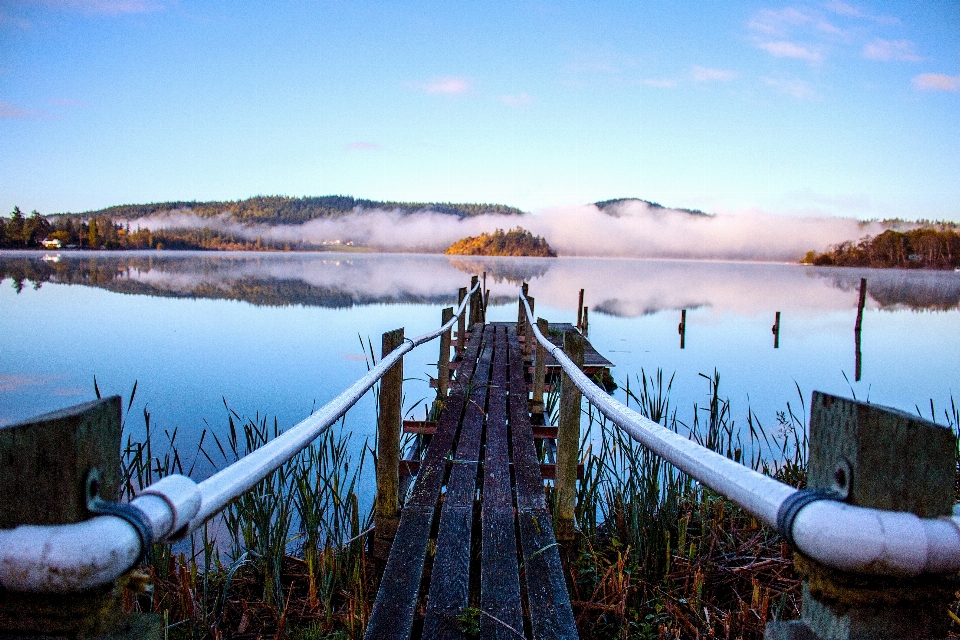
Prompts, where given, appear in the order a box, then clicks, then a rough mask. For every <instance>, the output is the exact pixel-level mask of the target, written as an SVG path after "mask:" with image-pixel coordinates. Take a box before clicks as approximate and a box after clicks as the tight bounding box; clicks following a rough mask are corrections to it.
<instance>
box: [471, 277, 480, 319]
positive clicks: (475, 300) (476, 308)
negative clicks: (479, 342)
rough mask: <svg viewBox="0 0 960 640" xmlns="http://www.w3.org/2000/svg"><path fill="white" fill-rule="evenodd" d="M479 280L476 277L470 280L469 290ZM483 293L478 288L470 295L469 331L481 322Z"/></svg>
mask: <svg viewBox="0 0 960 640" xmlns="http://www.w3.org/2000/svg"><path fill="white" fill-rule="evenodd" d="M479 281H480V279H479V278H478V277H477V276H473V277H472V278H470V289H471V290H473V288H474V287H476V286H477V282H479ZM482 307H483V292H482V291H480V289H479V288H478V289H477V290H476V291H474V292H473V293H472V294H470V329H471V330H472V329H473V325H475V324H477V323H478V322H483V308H482Z"/></svg>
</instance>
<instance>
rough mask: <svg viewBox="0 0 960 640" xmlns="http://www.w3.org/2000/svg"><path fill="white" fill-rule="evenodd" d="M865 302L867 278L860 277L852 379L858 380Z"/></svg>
mask: <svg viewBox="0 0 960 640" xmlns="http://www.w3.org/2000/svg"><path fill="white" fill-rule="evenodd" d="M866 304H867V279H866V278H860V299H859V302H858V303H857V324H856V326H854V328H853V334H854V341H855V342H856V352H857V353H856V372H855V376H854V379H855V381H856V382H860V372H861V368H862V365H863V356H862V352H861V351H860V332H861V329H862V328H863V308H864V307H865V306H866Z"/></svg>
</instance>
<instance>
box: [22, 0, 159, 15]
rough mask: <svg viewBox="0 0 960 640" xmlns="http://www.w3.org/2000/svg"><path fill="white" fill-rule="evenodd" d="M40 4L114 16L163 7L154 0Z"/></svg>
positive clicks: (54, 0) (51, 1) (47, 1)
mask: <svg viewBox="0 0 960 640" xmlns="http://www.w3.org/2000/svg"><path fill="white" fill-rule="evenodd" d="M40 4H42V5H43V6H45V7H48V8H50V9H60V10H69V11H80V12H82V13H93V14H102V15H114V16H115V15H121V14H126V13H150V12H152V11H159V10H160V9H162V8H163V4H162V3H160V2H156V1H155V0H41V1H40Z"/></svg>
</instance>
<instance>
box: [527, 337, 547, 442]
mask: <svg viewBox="0 0 960 640" xmlns="http://www.w3.org/2000/svg"><path fill="white" fill-rule="evenodd" d="M537 328H538V329H539V330H540V333H542V334H543V335H544V336H547V335H549V333H550V324H549V323H548V322H547V321H546V320H544V319H543V318H537ZM546 375H547V350H546V349H545V348H544V346H543V345H542V344H540V342H537V350H536V354H535V356H534V365H533V398H532V399H531V400H530V413H531V414H540V421H541V422H540V423H539V424H543V422H542V421H543V412H544V404H543V384H544V379H545V378H546Z"/></svg>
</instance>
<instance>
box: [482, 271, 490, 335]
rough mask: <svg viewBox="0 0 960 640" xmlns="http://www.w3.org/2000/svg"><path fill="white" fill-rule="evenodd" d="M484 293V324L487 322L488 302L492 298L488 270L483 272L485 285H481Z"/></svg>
mask: <svg viewBox="0 0 960 640" xmlns="http://www.w3.org/2000/svg"><path fill="white" fill-rule="evenodd" d="M480 291H481V292H482V293H483V324H487V302H488V301H489V300H490V292H489V291H488V290H487V272H486V271H484V272H483V285H482V286H481V287H480Z"/></svg>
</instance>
